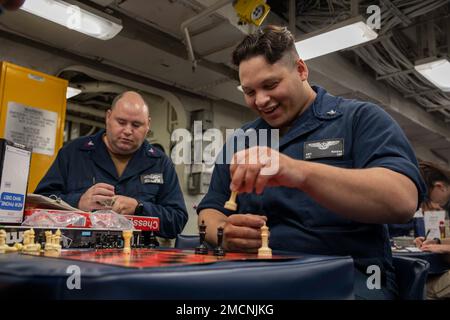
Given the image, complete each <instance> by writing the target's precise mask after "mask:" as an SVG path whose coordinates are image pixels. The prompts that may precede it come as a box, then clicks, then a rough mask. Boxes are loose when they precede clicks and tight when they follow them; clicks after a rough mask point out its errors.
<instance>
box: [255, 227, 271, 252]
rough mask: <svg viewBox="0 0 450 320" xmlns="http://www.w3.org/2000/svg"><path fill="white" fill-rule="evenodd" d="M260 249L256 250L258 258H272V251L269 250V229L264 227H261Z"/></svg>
mask: <svg viewBox="0 0 450 320" xmlns="http://www.w3.org/2000/svg"><path fill="white" fill-rule="evenodd" d="M261 241H262V245H261V248H259V249H258V257H264V258H269V257H272V249H270V248H269V227H268V226H266V224H265V223H264V225H263V226H262V227H261Z"/></svg>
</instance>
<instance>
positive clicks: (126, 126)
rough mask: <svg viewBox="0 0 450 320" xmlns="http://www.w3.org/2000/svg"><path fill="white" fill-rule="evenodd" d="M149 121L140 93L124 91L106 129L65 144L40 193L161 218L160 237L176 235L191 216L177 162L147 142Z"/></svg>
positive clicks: (94, 207)
mask: <svg viewBox="0 0 450 320" xmlns="http://www.w3.org/2000/svg"><path fill="white" fill-rule="evenodd" d="M150 121H151V118H150V115H149V108H148V106H147V104H146V103H145V101H144V99H143V98H142V97H141V96H140V95H139V94H138V93H136V92H132V91H128V92H125V93H122V94H120V95H119V96H117V97H116V98H115V99H114V101H113V103H112V105H111V109H109V110H108V111H107V113H106V130H101V131H100V132H98V133H97V134H95V135H93V136H88V137H81V138H78V139H76V140H74V141H71V142H70V143H68V144H67V145H66V146H64V147H63V148H62V149H61V150H60V151H59V153H58V156H57V158H56V160H55V162H54V163H53V164H52V166H51V167H50V169H49V171H48V172H47V174H46V175H45V176H44V178H43V179H42V180H41V182H40V183H39V185H38V186H37V188H36V190H35V193H38V194H43V195H46V196H50V195H56V196H58V197H60V198H61V199H62V200H64V201H65V202H67V203H69V204H70V205H72V206H74V207H77V208H80V209H81V210H84V211H94V210H101V209H112V210H113V211H115V212H117V213H120V214H126V215H150V216H153V217H158V218H160V232H159V234H158V235H159V236H161V237H165V238H174V237H176V235H177V234H179V233H180V232H181V231H182V230H183V228H184V226H185V224H186V222H187V219H188V215H187V211H186V207H185V204H184V199H183V194H182V192H181V189H180V185H179V183H178V178H177V175H176V172H175V170H174V167H173V164H172V162H171V161H170V160H169V158H168V157H167V156H166V155H165V154H164V153H163V152H161V151H160V150H159V149H158V148H155V147H153V146H152V145H151V144H149V143H148V142H147V141H146V140H145V137H146V135H147V133H148V131H149V130H150Z"/></svg>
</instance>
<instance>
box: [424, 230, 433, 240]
mask: <svg viewBox="0 0 450 320" xmlns="http://www.w3.org/2000/svg"><path fill="white" fill-rule="evenodd" d="M430 231H431V229H428V230H427V234H426V235H425V238H423V241H424V242H425V241H426V240H427V237H428V235H429V234H430Z"/></svg>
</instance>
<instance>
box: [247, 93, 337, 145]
mask: <svg viewBox="0 0 450 320" xmlns="http://www.w3.org/2000/svg"><path fill="white" fill-rule="evenodd" d="M312 89H313V90H314V91H315V92H316V94H317V95H316V98H315V99H314V102H313V103H312V104H311V105H310V106H309V107H308V108H307V109H306V110H305V111H304V112H303V113H302V114H301V115H300V116H299V117H298V118H297V119H295V120H294V121H293V122H292V125H291V128H290V130H289V131H288V132H287V133H286V134H285V135H284V136H283V137H281V138H280V145H279V147H280V148H282V147H283V146H284V145H286V144H288V143H289V142H290V141H292V140H294V139H296V138H298V137H299V136H302V135H304V134H307V133H309V132H311V131H313V130H315V129H317V128H318V127H319V126H320V125H321V124H322V123H323V122H324V121H329V120H334V119H337V118H339V117H340V116H342V110H341V108H340V106H339V105H340V102H341V100H342V98H340V97H335V96H333V95H331V94H329V93H328V92H327V91H326V90H325V89H324V88H322V87H319V86H312ZM248 127H253V128H255V129H256V130H259V129H273V128H272V127H271V126H270V125H269V124H268V123H267V122H265V121H264V120H263V119H262V118H258V119H257V120H255V121H254V122H253V123H251V124H250V125H249V126H248ZM244 130H245V129H244Z"/></svg>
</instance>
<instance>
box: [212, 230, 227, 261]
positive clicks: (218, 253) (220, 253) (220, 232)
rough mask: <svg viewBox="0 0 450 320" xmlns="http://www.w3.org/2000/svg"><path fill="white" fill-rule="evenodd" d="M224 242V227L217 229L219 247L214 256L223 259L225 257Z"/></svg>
mask: <svg viewBox="0 0 450 320" xmlns="http://www.w3.org/2000/svg"><path fill="white" fill-rule="evenodd" d="M222 242H223V227H218V228H217V247H216V248H215V249H214V255H215V256H219V257H223V256H225V250H223V247H222Z"/></svg>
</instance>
